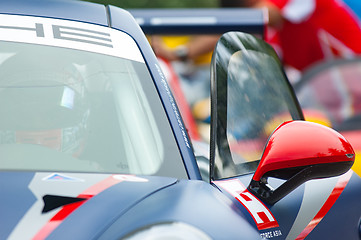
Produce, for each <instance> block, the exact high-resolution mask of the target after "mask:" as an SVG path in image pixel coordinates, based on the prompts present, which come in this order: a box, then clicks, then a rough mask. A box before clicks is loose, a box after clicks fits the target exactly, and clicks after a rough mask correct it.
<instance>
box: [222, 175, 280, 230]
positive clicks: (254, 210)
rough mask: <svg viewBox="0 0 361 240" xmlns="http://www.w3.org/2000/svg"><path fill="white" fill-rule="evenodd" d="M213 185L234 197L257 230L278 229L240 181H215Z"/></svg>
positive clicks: (271, 217)
mask: <svg viewBox="0 0 361 240" xmlns="http://www.w3.org/2000/svg"><path fill="white" fill-rule="evenodd" d="M215 183H216V185H217V186H220V187H221V188H223V189H224V190H226V191H227V192H228V193H230V194H231V195H232V196H234V197H235V198H236V199H237V200H238V201H239V202H240V203H241V204H242V205H243V206H244V207H245V208H246V209H247V211H248V212H249V213H250V214H251V216H252V218H253V220H254V221H255V223H256V225H257V228H258V230H265V229H268V228H275V227H279V225H278V222H277V221H276V219H275V218H274V216H273V215H272V213H271V211H270V210H269V209H268V208H267V207H266V206H265V205H264V204H263V203H262V202H261V201H260V200H259V199H258V198H256V197H255V196H254V195H253V194H252V193H250V192H249V191H248V190H247V189H246V188H245V186H244V185H243V184H242V183H241V181H239V180H238V179H232V180H223V181H216V182H215Z"/></svg>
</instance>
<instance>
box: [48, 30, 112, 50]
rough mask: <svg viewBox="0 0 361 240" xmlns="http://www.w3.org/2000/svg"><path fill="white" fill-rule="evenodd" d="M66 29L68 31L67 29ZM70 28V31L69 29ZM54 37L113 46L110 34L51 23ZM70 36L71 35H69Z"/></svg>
mask: <svg viewBox="0 0 361 240" xmlns="http://www.w3.org/2000/svg"><path fill="white" fill-rule="evenodd" d="M67 30H68V31H67ZM69 30H70V31H69ZM53 33H54V38H57V39H63V40H69V41H75V42H83V43H89V44H96V45H100V46H105V47H111V48H112V47H113V45H112V44H111V42H112V41H111V39H110V34H108V33H103V32H98V31H92V30H88V29H82V28H73V27H65V26H58V25H53ZM70 36H71V37H70Z"/></svg>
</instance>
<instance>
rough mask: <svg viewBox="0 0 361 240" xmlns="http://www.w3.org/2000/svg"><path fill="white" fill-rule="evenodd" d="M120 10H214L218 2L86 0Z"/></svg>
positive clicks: (202, 0)
mask: <svg viewBox="0 0 361 240" xmlns="http://www.w3.org/2000/svg"><path fill="white" fill-rule="evenodd" d="M88 2H95V3H100V4H104V5H114V6H118V7H121V8H125V9H129V8H215V7H218V0H88Z"/></svg>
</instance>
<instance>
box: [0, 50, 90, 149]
mask: <svg viewBox="0 0 361 240" xmlns="http://www.w3.org/2000/svg"><path fill="white" fill-rule="evenodd" d="M32 57H33V58H34V55H33V56H32ZM0 99H1V100H0V114H1V116H2V117H1V119H0V144H36V145H41V146H44V147H48V148H52V149H55V150H58V151H61V152H65V153H69V154H71V155H73V156H78V155H79V154H80V153H81V152H82V149H83V148H84V145H85V140H86V133H87V128H88V119H89V114H90V110H89V103H88V99H87V96H86V87H85V84H84V80H83V78H82V77H81V74H80V72H79V71H78V70H77V68H76V65H75V64H72V63H66V62H65V63H64V61H59V60H57V59H56V58H51V60H50V59H49V58H45V57H43V58H37V59H29V57H28V56H27V55H26V54H25V55H24V54H21V53H18V54H16V55H13V56H11V57H10V58H9V59H8V60H6V61H5V62H3V64H1V65H0Z"/></svg>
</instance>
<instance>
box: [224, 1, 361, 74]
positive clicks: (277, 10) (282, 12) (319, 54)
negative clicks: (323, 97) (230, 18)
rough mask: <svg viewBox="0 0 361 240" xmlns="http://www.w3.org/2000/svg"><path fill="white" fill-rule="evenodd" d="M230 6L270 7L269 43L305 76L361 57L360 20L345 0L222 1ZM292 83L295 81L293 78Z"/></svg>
mask: <svg viewBox="0 0 361 240" xmlns="http://www.w3.org/2000/svg"><path fill="white" fill-rule="evenodd" d="M222 2H223V6H226V5H227V4H228V7H231V6H235V3H236V2H238V6H242V7H257V8H267V9H268V13H269V31H268V36H267V41H268V42H269V43H271V44H272V45H273V47H274V48H275V50H276V51H277V52H278V54H279V56H280V58H281V59H282V60H283V63H284V65H285V67H286V68H287V67H289V68H291V69H293V70H294V71H293V72H297V71H298V72H299V73H302V72H303V71H304V70H305V69H307V68H308V67H310V66H311V65H313V64H315V63H317V62H320V61H327V60H329V59H334V58H339V57H343V58H350V57H354V56H355V55H358V54H361V44H360V42H361V27H360V23H359V19H358V18H357V17H356V15H355V13H354V12H352V11H351V9H350V8H349V7H347V6H346V4H345V3H344V2H342V1H341V0H238V1H237V0H235V1H232V0H222ZM290 80H291V81H295V80H294V78H293V77H290Z"/></svg>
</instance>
